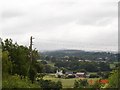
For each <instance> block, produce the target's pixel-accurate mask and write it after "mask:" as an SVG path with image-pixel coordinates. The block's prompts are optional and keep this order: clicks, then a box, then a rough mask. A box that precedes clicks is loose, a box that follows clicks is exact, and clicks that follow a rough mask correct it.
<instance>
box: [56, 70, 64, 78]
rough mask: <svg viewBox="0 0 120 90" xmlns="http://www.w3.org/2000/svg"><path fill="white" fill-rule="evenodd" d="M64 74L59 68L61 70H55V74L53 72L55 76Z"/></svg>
mask: <svg viewBox="0 0 120 90" xmlns="http://www.w3.org/2000/svg"><path fill="white" fill-rule="evenodd" d="M63 75H64V74H63V71H62V70H61V71H58V70H57V71H56V74H55V76H56V77H62V76H63Z"/></svg>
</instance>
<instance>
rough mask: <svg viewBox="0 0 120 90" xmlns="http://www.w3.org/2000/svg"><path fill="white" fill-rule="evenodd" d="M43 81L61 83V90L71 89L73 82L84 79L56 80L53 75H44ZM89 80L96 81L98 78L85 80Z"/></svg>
mask: <svg viewBox="0 0 120 90" xmlns="http://www.w3.org/2000/svg"><path fill="white" fill-rule="evenodd" d="M43 79H44V80H52V81H55V82H57V81H61V82H62V85H63V88H73V86H74V82H75V80H79V79H84V78H69V79H64V78H56V77H55V75H54V74H49V75H46V76H45V77H44V78H43ZM86 79H88V81H89V80H93V81H95V80H98V79H99V78H86Z"/></svg>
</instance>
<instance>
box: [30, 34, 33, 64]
mask: <svg viewBox="0 0 120 90" xmlns="http://www.w3.org/2000/svg"><path fill="white" fill-rule="evenodd" d="M32 39H33V37H32V36H31V37H30V47H29V49H30V61H31V62H32V45H33V41H32Z"/></svg>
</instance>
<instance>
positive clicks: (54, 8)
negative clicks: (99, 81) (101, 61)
mask: <svg viewBox="0 0 120 90" xmlns="http://www.w3.org/2000/svg"><path fill="white" fill-rule="evenodd" d="M117 2H118V0H97V1H95V0H91V1H89V0H69V1H68V0H57V1H56V0H34V1H33V0H19V1H18V0H10V1H9V0H4V1H2V2H1V6H2V10H1V12H0V13H1V15H2V16H1V18H2V20H1V21H0V24H1V26H0V28H1V29H2V37H3V38H12V39H13V40H15V41H18V42H19V43H21V44H22V43H23V44H25V45H29V44H28V43H29V37H30V36H31V35H32V36H34V37H35V38H36V41H35V42H37V43H39V42H41V43H42V45H43V47H39V46H38V45H37V43H36V44H35V45H34V46H36V48H39V49H40V50H41V49H43V48H44V49H45V48H46V49H55V48H56V49H57V48H73V46H74V47H76V48H79V49H81V48H86V49H87V47H89V48H93V49H95V48H96V49H100V48H101V49H102V45H103V44H104V48H105V47H109V48H108V49H111V47H112V50H117V43H118V42H117V37H118V35H117V34H118V29H117V19H118V18H117ZM42 39H43V40H44V41H46V42H49V41H53V42H50V43H47V45H46V43H44V42H42V41H41V40H42ZM54 41H58V42H59V43H57V42H55V43H54ZM26 42H27V44H26ZM60 42H61V43H62V44H64V45H63V46H61V44H60ZM70 42H71V43H70ZM53 43H54V44H53ZM55 44H56V46H55ZM58 44H59V45H58ZM73 44H74V45H73ZM89 44H90V45H91V46H92V47H91V46H89ZM84 46H85V47H84ZM104 48H103V49H104ZM113 48H114V49H113Z"/></svg>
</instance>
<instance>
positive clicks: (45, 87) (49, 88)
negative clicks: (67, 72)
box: [39, 79, 62, 90]
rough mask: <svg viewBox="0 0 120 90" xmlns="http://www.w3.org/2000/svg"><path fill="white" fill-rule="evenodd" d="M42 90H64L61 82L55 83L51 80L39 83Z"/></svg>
mask: <svg viewBox="0 0 120 90" xmlns="http://www.w3.org/2000/svg"><path fill="white" fill-rule="evenodd" d="M39 84H40V86H41V89H42V90H60V89H62V83H61V81H58V82H53V81H51V80H43V79H41V80H40V81H39Z"/></svg>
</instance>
